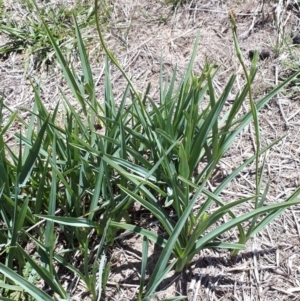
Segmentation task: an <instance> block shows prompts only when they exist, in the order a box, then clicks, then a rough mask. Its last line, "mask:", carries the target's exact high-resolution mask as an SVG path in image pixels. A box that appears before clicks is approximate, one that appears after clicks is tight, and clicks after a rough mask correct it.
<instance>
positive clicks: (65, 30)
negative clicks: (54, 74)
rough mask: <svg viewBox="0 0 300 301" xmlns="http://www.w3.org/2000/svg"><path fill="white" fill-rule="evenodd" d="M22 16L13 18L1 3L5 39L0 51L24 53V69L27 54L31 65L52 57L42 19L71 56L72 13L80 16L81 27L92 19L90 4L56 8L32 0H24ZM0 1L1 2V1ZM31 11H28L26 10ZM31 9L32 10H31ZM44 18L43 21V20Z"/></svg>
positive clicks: (2, 54) (72, 43)
mask: <svg viewBox="0 0 300 301" xmlns="http://www.w3.org/2000/svg"><path fill="white" fill-rule="evenodd" d="M22 2H24V4H25V5H23V6H22V7H23V9H24V15H26V17H25V18H23V17H22V18H21V17H20V18H18V19H16V18H14V17H12V16H11V14H10V13H9V9H8V8H6V9H5V6H3V7H4V8H2V9H3V14H2V15H3V18H2V19H1V21H0V32H1V33H4V34H5V35H7V37H8V38H9V40H8V42H7V43H5V44H4V45H1V47H0V55H1V56H2V57H7V55H8V54H9V53H11V52H19V53H23V54H24V55H25V70H27V68H28V65H29V62H30V56H32V55H33V62H34V68H39V67H40V66H41V65H45V64H49V63H50V62H51V61H52V57H53V48H52V45H51V43H50V41H49V38H48V36H47V32H46V30H45V27H44V26H42V22H43V21H44V22H45V23H47V26H48V28H49V30H51V32H52V36H53V38H54V39H55V41H56V43H57V44H58V45H60V47H61V48H62V49H63V51H64V52H65V53H66V54H67V55H68V56H70V55H71V53H72V49H73V48H74V45H75V40H74V38H73V39H72V38H71V39H70V37H71V36H73V24H72V15H73V14H76V15H77V18H78V19H79V20H80V24H79V27H80V28H81V29H83V28H85V27H87V26H90V25H92V24H93V23H94V18H93V7H92V8H91V6H90V5H87V4H86V5H82V4H78V5H76V6H75V7H74V8H73V9H68V8H67V6H64V5H60V6H57V7H55V8H53V7H52V6H51V7H50V6H45V8H40V9H38V8H37V5H36V2H35V0H23V1H22ZM0 5H1V4H0ZM29 12H30V14H29ZM32 12H33V13H32ZM42 20H43V21H42Z"/></svg>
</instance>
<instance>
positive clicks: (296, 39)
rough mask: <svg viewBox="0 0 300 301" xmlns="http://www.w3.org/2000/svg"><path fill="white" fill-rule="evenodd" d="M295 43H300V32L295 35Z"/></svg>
mask: <svg viewBox="0 0 300 301" xmlns="http://www.w3.org/2000/svg"><path fill="white" fill-rule="evenodd" d="M293 44H300V34H299V33H297V34H295V35H293Z"/></svg>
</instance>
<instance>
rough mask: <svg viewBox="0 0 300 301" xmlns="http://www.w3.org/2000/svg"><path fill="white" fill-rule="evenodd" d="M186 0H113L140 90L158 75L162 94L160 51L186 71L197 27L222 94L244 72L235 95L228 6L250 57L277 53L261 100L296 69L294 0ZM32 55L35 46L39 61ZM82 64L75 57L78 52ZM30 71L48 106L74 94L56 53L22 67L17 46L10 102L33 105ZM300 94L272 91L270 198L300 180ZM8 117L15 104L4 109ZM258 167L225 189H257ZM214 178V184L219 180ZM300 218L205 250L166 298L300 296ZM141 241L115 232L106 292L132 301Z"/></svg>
mask: <svg viewBox="0 0 300 301" xmlns="http://www.w3.org/2000/svg"><path fill="white" fill-rule="evenodd" d="M52 2H53V3H52ZM52 2H51V1H50V2H48V4H47V5H50V4H53V5H54V6H55V5H59V3H58V2H59V1H52ZM187 2H189V3H187V4H185V5H183V6H180V7H176V8H175V9H174V8H173V7H172V5H167V4H165V3H163V2H162V1H154V0H141V1H129V0H119V1H112V3H111V4H110V8H111V9H112V10H111V11H110V14H109V18H108V22H107V26H105V27H104V28H103V32H104V37H105V40H106V42H107V46H108V48H109V49H111V50H112V51H113V52H114V54H115V55H116V57H117V58H118V59H119V61H120V63H121V65H122V66H123V68H124V69H125V71H126V72H128V74H130V75H131V77H132V79H133V82H134V83H135V84H136V86H137V87H138V89H139V90H141V91H144V90H145V89H146V85H147V83H148V82H151V85H152V89H151V92H150V95H151V96H152V97H153V98H154V99H157V97H158V80H159V68H160V67H159V66H160V59H161V58H163V67H164V70H165V72H171V71H172V70H173V69H174V67H175V66H176V65H177V68H178V70H179V74H183V72H184V68H185V67H186V65H187V63H188V61H189V58H190V54H191V51H192V48H193V43H194V40H195V37H196V35H197V33H198V32H199V31H200V34H201V39H200V44H199V49H198V53H197V58H196V64H195V73H196V74H197V73H200V72H201V68H202V67H203V65H204V63H205V61H206V60H208V61H210V62H215V63H216V65H217V66H219V67H220V71H219V73H218V76H217V77H216V79H215V80H214V85H215V87H216V90H217V91H218V92H219V94H221V92H222V89H223V87H224V85H225V84H226V82H227V81H228V79H229V77H230V76H231V75H232V74H237V75H238V77H237V82H236V85H235V88H234V91H233V95H232V99H233V98H234V96H235V93H237V92H238V91H239V90H240V88H241V87H242V85H243V83H244V76H243V75H242V70H241V67H240V65H239V62H238V60H237V58H236V55H235V51H234V47H233V41H232V33H231V29H230V23H229V19H228V11H229V9H232V11H233V12H234V13H235V15H236V20H237V26H238V38H239V42H240V47H241V49H242V52H243V56H244V58H245V60H246V61H247V64H248V66H250V60H249V59H248V55H249V51H250V50H258V51H260V52H261V51H263V50H265V51H268V52H269V53H270V56H269V57H268V58H267V59H266V60H261V61H260V62H259V71H258V74H257V77H256V81H255V83H254V95H255V99H256V100H258V99H260V98H261V97H262V96H264V95H265V93H267V92H268V91H270V90H271V89H272V87H274V85H275V84H276V83H278V82H280V81H281V80H282V79H283V78H284V77H286V76H288V75H289V74H291V73H292V72H293V68H296V69H297V67H298V68H299V65H300V60H299V49H298V47H299V46H297V45H292V44H293V41H292V38H291V33H293V32H295V31H296V30H297V28H298V26H299V17H300V11H298V10H297V6H294V5H293V4H294V2H293V1H265V3H263V1H261V0H259V1H258V0H257V1H253V0H245V1H238V0H236V1H234V0H228V1H221V0H199V1H197V0H192V1H187ZM4 4H5V5H10V6H11V10H12V12H13V15H14V17H16V18H21V19H22V18H24V15H23V14H22V13H23V12H24V8H23V7H22V5H20V3H18V1H12V2H10V0H5V1H4ZM71 4H72V3H70V5H71ZM41 5H42V4H41ZM299 29H300V28H299ZM83 35H84V36H89V37H92V39H90V40H89V41H88V48H89V52H90V57H91V64H92V66H93V72H94V76H95V80H96V81H97V91H98V99H99V100H100V101H101V98H102V96H103V53H102V51H101V49H100V47H99V40H98V38H97V34H96V30H95V28H94V26H91V27H88V28H86V29H84V31H83ZM6 40H7V37H6V36H5V35H3V34H0V44H2V43H4V42H5V41H6ZM33 57H34V55H32V57H31V59H32V60H33ZM74 64H75V65H76V59H75V60H74ZM297 64H298V66H297ZM29 79H31V80H32V79H36V80H39V81H40V82H41V87H42V96H43V98H44V101H45V104H46V106H48V108H49V110H51V109H53V108H54V106H55V104H56V102H57V101H58V100H59V99H60V92H59V88H61V89H62V90H63V91H65V93H66V94H67V95H68V90H67V87H66V85H65V83H64V80H63V79H62V74H61V72H60V69H59V68H58V66H57V64H56V63H55V61H54V63H53V65H51V66H50V68H49V70H46V68H40V69H34V67H33V64H32V63H31V65H29V68H28V70H26V71H24V55H23V54H16V53H11V54H10V55H9V56H8V57H7V58H5V59H1V60H0V82H1V90H2V91H3V92H4V100H5V103H6V104H7V105H9V106H10V107H11V108H12V109H13V110H16V109H18V110H21V109H20V108H21V107H22V106H23V107H31V105H32V100H33V93H32V89H31V86H30V81H29ZM112 81H113V86H114V89H115V92H116V95H117V97H118V96H120V95H121V94H122V91H123V88H124V82H123V81H122V79H121V78H120V74H119V73H118V72H116V70H115V68H113V69H112ZM299 101H300V98H299V89H298V84H297V83H294V84H293V85H290V86H289V87H287V89H285V90H284V91H283V92H282V93H280V94H278V95H277V97H275V98H274V99H273V100H271V102H270V103H269V104H268V105H267V106H266V107H265V108H264V109H263V110H262V111H261V112H260V114H259V117H260V125H261V137H262V143H263V145H267V144H268V143H270V142H272V141H274V140H275V139H276V138H279V137H281V136H283V135H286V136H285V138H284V139H283V140H282V141H281V142H280V143H279V144H278V145H277V146H275V147H273V148H272V150H270V151H269V152H268V155H267V168H266V170H267V172H266V177H269V178H270V180H271V190H270V193H269V195H268V203H275V202H279V201H283V200H285V199H286V198H287V197H288V196H289V195H290V194H291V193H292V192H293V191H294V190H295V189H296V188H297V187H298V186H299V182H300V169H299V164H300V159H299V153H300V133H299V113H300V104H299ZM74 105H76V104H75V103H74ZM247 108H248V104H245V106H244V110H246V109H247ZM8 116H9V113H8V112H7V113H6V115H5V117H8ZM253 133H254V129H253V128H252V126H249V127H248V128H247V129H246V130H245V131H244V132H243V134H242V135H241V136H240V137H239V140H238V141H237V142H236V144H235V146H234V148H233V149H231V150H230V152H229V153H228V154H227V155H226V158H224V162H223V163H224V166H222V167H221V169H224V170H225V171H226V170H227V172H228V170H231V169H233V168H234V167H236V166H238V165H239V164H241V162H243V161H244V160H245V159H246V158H248V157H249V156H250V155H252V154H253V135H254V134H253ZM7 139H9V137H7ZM253 170H254V166H250V167H249V169H248V170H247V171H245V172H244V173H243V174H242V175H241V176H240V177H239V178H237V179H235V181H234V183H232V186H231V187H228V188H227V190H226V191H227V195H225V194H223V195H222V197H223V198H224V199H227V200H234V199H236V197H241V196H247V195H250V194H252V193H253V191H254V178H253V175H252V173H251V171H253ZM211 186H212V187H211V189H213V187H214V183H211ZM241 210H242V209H241ZM144 218H145V220H146V222H148V223H149V226H148V227H149V228H150V229H154V230H155V228H156V227H157V225H156V224H155V221H153V223H151V222H152V221H151V220H150V221H149V220H147V217H144ZM299 220H300V207H299V206H298V207H294V208H292V209H291V210H287V211H286V212H285V213H284V214H282V215H281V216H280V217H279V218H277V219H276V221H275V222H273V223H272V224H271V225H269V226H268V227H267V228H266V229H265V230H264V231H263V232H262V233H260V234H258V235H256V237H254V238H253V239H251V240H250V241H249V242H248V244H247V248H246V250H244V251H243V252H241V253H240V254H239V256H238V257H237V258H236V259H234V260H233V259H230V257H229V253H228V252H227V251H226V252H223V251H222V252H219V251H211V250H208V251H203V252H201V253H200V254H199V256H198V257H197V258H195V260H194V262H193V264H192V265H191V266H190V267H189V268H188V269H187V270H186V271H184V272H183V273H182V274H180V275H169V276H168V278H167V279H166V281H165V283H163V284H162V285H161V286H160V290H162V291H163V293H162V294H161V295H159V299H163V298H166V297H171V296H175V295H176V294H177V295H181V294H182V295H188V300H216V301H217V300H245V301H246V300H262V301H263V300H300V268H299V266H300V231H299V224H298V222H299ZM232 235H233V236H234V235H235V234H234V233H232ZM141 242H142V240H141V239H140V237H137V236H125V237H121V238H119V239H117V240H116V247H115V248H114V249H113V250H112V258H113V259H112V263H113V268H112V273H111V276H110V279H109V283H108V290H107V293H106V297H105V299H106V300H124V301H125V300H133V299H134V298H135V297H136V292H137V289H138V283H139V282H138V279H139V278H138V273H139V270H140V266H139V262H140V260H139V258H140V257H141ZM159 252H160V250H159V249H157V248H156V247H154V246H152V251H151V254H150V264H151V262H152V263H155V261H156V260H157V258H158V256H159ZM150 271H151V267H150V266H149V272H150ZM115 283H118V286H116V285H115ZM83 291H84V288H83V287H81V286H80V285H79V286H77V291H76V290H74V300H82V297H81V296H82V295H81V293H82V292H83Z"/></svg>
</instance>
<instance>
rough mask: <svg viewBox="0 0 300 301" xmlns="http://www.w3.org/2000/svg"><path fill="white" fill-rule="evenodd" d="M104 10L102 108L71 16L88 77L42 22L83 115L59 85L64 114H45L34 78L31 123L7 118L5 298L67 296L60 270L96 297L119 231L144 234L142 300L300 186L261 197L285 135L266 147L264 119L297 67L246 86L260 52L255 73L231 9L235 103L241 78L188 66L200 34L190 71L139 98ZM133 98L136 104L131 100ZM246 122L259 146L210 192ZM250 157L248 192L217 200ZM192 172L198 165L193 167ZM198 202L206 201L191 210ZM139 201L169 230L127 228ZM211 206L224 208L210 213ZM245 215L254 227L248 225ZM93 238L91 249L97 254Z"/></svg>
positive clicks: (0, 187)
mask: <svg viewBox="0 0 300 301" xmlns="http://www.w3.org/2000/svg"><path fill="white" fill-rule="evenodd" d="M95 7H98V1H97V0H96V1H95ZM98 18H99V16H98V14H96V21H97V22H96V23H97V29H98V33H99V37H100V41H101V44H102V46H103V49H104V51H105V52H106V54H107V58H106V64H105V86H104V89H105V99H104V104H103V105H100V104H99V102H98V101H97V99H96V95H95V82H94V79H93V76H92V71H91V67H90V64H89V58H88V54H87V51H86V49H85V46H84V42H83V39H82V37H81V33H80V25H79V24H78V23H77V21H76V19H75V18H74V19H73V23H74V26H75V37H76V41H77V47H78V51H79V57H80V61H81V67H82V68H81V69H82V70H81V73H82V74H83V76H82V77H81V80H79V76H78V74H76V73H75V71H74V68H72V66H70V65H69V64H68V63H67V59H66V57H65V55H64V53H63V52H62V51H61V49H60V47H59V43H60V42H59V40H57V38H56V37H55V30H54V29H53V28H51V26H49V24H48V23H47V20H44V19H42V23H41V24H42V26H41V27H42V28H43V29H42V30H43V31H44V33H45V35H46V36H47V39H48V43H50V44H51V47H52V48H51V49H53V50H54V51H55V54H56V57H57V59H58V62H59V63H60V65H61V68H62V70H63V73H64V76H65V79H66V81H67V83H68V85H69V88H70V90H71V92H72V93H73V96H74V98H75V99H76V100H77V101H78V105H79V106H80V107H81V109H82V112H83V114H82V115H80V114H79V113H78V112H77V111H76V110H75V109H74V107H73V106H72V105H71V104H70V102H69V100H68V98H67V97H66V96H65V95H64V94H63V93H62V97H63V100H64V101H63V105H64V108H65V113H64V115H63V116H59V114H58V112H59V106H60V104H57V106H56V107H55V109H54V111H53V112H51V113H50V112H48V111H47V109H46V108H45V106H44V104H43V102H42V100H41V97H40V92H39V91H40V87H39V85H36V84H33V85H32V87H33V91H34V95H35V103H34V106H33V108H32V110H31V111H29V112H30V119H29V120H24V119H22V118H21V117H20V116H19V115H18V114H17V113H16V112H11V117H10V119H9V120H5V121H4V120H2V119H1V120H0V121H1V122H0V124H1V125H2V126H1V128H0V129H1V132H0V214H1V218H2V220H3V223H4V225H5V226H4V227H3V229H2V230H1V231H0V241H1V247H2V257H0V260H1V263H0V287H1V288H2V295H3V296H4V297H7V298H12V294H11V292H12V291H18V292H25V293H27V294H29V295H30V296H31V297H32V298H35V299H37V300H50V299H51V300H53V298H54V299H57V300H67V299H70V296H69V295H68V293H67V291H66V290H65V289H64V287H63V286H62V284H61V282H60V279H59V275H58V274H57V272H56V269H55V268H54V267H55V266H63V267H64V268H66V269H68V270H69V271H70V272H71V273H73V274H74V275H76V276H78V277H79V278H80V279H81V280H82V281H83V282H84V283H85V285H86V290H87V291H88V292H89V293H90V295H91V298H92V300H97V299H100V297H101V294H102V293H103V292H104V291H105V288H106V283H107V281H108V277H109V272H110V263H109V257H108V248H109V247H111V246H113V244H114V239H115V236H116V232H117V231H118V230H120V229H124V230H129V231H131V232H134V233H137V234H139V235H142V236H143V253H142V262H141V278H140V288H139V290H138V292H137V294H138V295H137V299H138V300H144V301H146V300H150V298H152V297H153V296H154V295H155V294H156V290H157V287H158V285H159V284H160V283H161V281H162V280H163V279H164V278H165V277H166V275H167V274H168V273H169V271H170V270H171V269H173V268H174V269H175V271H176V272H180V271H182V270H183V269H184V268H185V267H186V266H187V265H188V264H190V263H191V261H192V260H193V258H194V255H195V254H196V253H198V252H199V251H200V250H203V249H205V248H225V249H230V250H231V251H232V255H233V256H234V255H236V254H237V253H238V252H239V250H241V249H243V248H244V246H245V244H246V242H247V240H248V239H249V237H251V236H253V235H255V234H256V233H257V232H259V231H260V230H261V229H262V228H263V227H265V226H266V225H268V224H269V223H270V222H271V221H273V220H274V219H275V218H276V217H277V216H278V215H279V214H280V213H282V212H283V210H284V209H285V208H287V207H290V206H292V205H295V204H298V203H299V202H300V201H299V198H298V195H299V193H300V189H298V190H296V191H295V192H294V193H293V195H291V196H290V197H289V198H288V199H287V200H286V201H285V202H282V203H278V204H272V205H265V204H264V203H265V200H266V196H267V193H268V189H269V183H268V181H266V180H264V181H263V175H264V173H263V172H264V163H265V162H263V164H262V165H261V164H260V163H259V162H260V157H261V156H263V155H264V154H265V152H266V151H267V150H269V149H270V148H271V147H272V146H273V145H274V144H275V143H276V142H278V141H274V142H273V143H272V144H271V145H269V146H266V147H265V148H261V146H260V133H259V120H258V115H257V112H258V111H259V110H260V109H261V108H262V107H263V106H264V105H265V104H266V103H267V102H268V101H269V100H270V99H272V97H274V95H276V94H277V93H278V92H279V91H280V90H281V89H283V88H284V87H285V86H286V85H287V84H289V82H290V81H291V80H293V79H294V78H295V77H297V76H298V75H299V72H298V73H296V74H294V75H293V76H291V77H290V78H288V79H287V80H286V81H284V82H283V83H282V84H281V85H280V86H278V87H276V88H275V89H274V90H273V91H271V92H270V93H269V94H268V95H266V96H265V97H263V98H262V99H260V100H258V101H257V102H254V100H253V98H252V95H251V85H252V83H253V80H254V78H255V74H256V70H257V68H256V63H257V54H255V55H254V59H253V61H252V66H251V68H250V71H248V70H247V69H246V68H245V64H244V62H243V59H242V56H241V52H240V50H239V45H238V41H237V37H236V25H235V21H234V19H233V17H231V22H232V29H233V38H234V42H235V48H236V53H237V57H238V59H239V60H240V63H241V65H242V67H243V70H244V74H245V78H246V80H247V82H246V84H245V85H244V87H243V89H242V90H241V92H240V93H238V94H237V95H236V97H235V99H234V102H233V104H232V105H231V107H230V108H229V109H227V110H225V108H224V104H225V102H226V100H227V99H228V95H229V94H230V93H233V89H232V88H233V87H234V84H235V76H234V75H233V76H232V77H231V78H229V79H228V82H227V84H226V85H225V86H224V90H223V93H221V95H220V96H219V97H217V93H215V90H214V86H213V80H214V78H215V76H216V75H217V71H218V70H216V69H215V68H214V66H213V65H210V64H208V63H207V64H206V65H205V66H204V68H203V72H202V74H201V75H199V76H195V75H194V74H193V71H192V70H193V63H194V60H195V56H196V51H197V45H198V42H199V36H198V37H197V39H196V42H195V47H194V51H193V54H192V57H191V61H190V64H189V66H188V67H187V70H186V72H185V74H184V76H183V77H182V78H181V79H180V80H179V78H178V75H177V72H176V70H174V72H173V74H172V76H171V78H170V79H167V80H163V79H162V76H161V77H160V82H159V85H160V99H159V102H158V103H156V102H154V101H153V99H151V98H150V97H149V90H150V87H147V89H146V91H145V93H144V94H141V93H139V92H137V90H136V88H135V87H134V85H133V83H132V82H131V81H130V79H129V77H128V75H127V74H126V73H125V72H124V71H123V70H122V68H121V66H120V64H119V63H118V61H117V60H116V58H115V57H114V55H113V54H112V53H111V52H110V51H109V50H108V49H107V47H106V45H105V43H104V40H103V37H102V33H101V30H100V25H99V19H98ZM110 62H112V63H113V64H115V66H117V68H119V70H120V71H121V73H122V74H123V76H124V78H125V79H126V81H127V87H126V88H125V89H124V92H123V95H122V97H121V102H120V104H119V105H117V104H116V100H115V98H114V93H113V89H112V84H111V80H110ZM161 74H162V70H161ZM128 98H130V100H131V103H130V105H129V106H127V107H126V108H125V102H126V100H127V99H128ZM248 99H249V101H250V107H251V110H250V111H249V112H246V113H243V112H242V110H241V107H242V104H243V103H244V102H246V101H247V100H248ZM3 108H6V109H8V110H9V108H8V107H6V106H5V105H4V103H3V100H2V102H1V107H0V109H1V110H2V109H3ZM0 113H1V111H0ZM0 117H1V118H2V115H1V114H0ZM62 120H63V121H62ZM16 121H18V122H19V123H21V124H22V129H21V131H20V132H19V133H16V134H15V139H16V143H17V146H18V148H17V152H16V151H15V149H14V148H13V147H12V146H11V145H9V144H7V143H6V142H5V141H4V138H3V137H4V136H5V133H6V132H7V131H8V130H9V129H10V127H11V125H12V124H13V123H14V122H16ZM250 122H253V124H254V127H255V134H256V152H255V153H254V154H253V156H252V157H251V158H249V159H248V160H247V161H245V162H244V163H243V164H242V165H240V166H239V167H237V168H236V169H235V170H234V171H232V173H231V174H229V175H228V176H227V177H226V178H225V179H223V181H222V182H221V183H220V184H219V186H218V187H217V188H216V189H215V191H214V192H211V191H209V190H208V189H207V184H208V181H209V180H210V179H211V177H212V175H213V173H214V171H215V170H216V168H217V165H218V163H219V162H220V160H221V159H222V158H223V157H224V155H225V154H226V152H227V151H228V150H229V149H230V147H231V146H232V145H233V144H234V143H235V139H236V138H237V137H238V136H239V134H240V133H241V131H242V130H243V129H245V127H246V126H247V125H248V124H249V123H250ZM99 129H101V131H99ZM279 140H280V139H279ZM17 154H18V155H17ZM253 162H255V166H256V181H255V184H256V190H255V192H254V193H253V195H250V196H249V197H248V198H243V199H236V200H232V201H230V202H225V201H224V200H222V198H221V197H220V195H221V193H222V191H223V190H224V189H225V188H226V187H227V186H228V185H229V184H230V182H231V181H232V180H233V179H234V178H235V177H236V176H237V175H238V174H239V173H240V172H241V171H242V170H243V169H244V168H246V167H247V166H248V165H249V164H251V163H253ZM197 169H200V170H199V172H198V174H196V173H195V171H196V170H197ZM261 191H263V192H262V193H261ZM200 198H201V200H202V201H201V206H200V208H199V209H197V210H196V209H195V205H196V203H197V202H199V199H200ZM249 201H251V202H253V204H254V209H253V210H252V211H249V212H246V213H243V214H239V208H240V207H239V206H243V205H244V204H245V203H247V202H249ZM134 202H137V203H139V204H140V205H141V206H142V207H143V208H144V209H145V210H146V211H147V212H149V213H151V214H152V215H153V216H155V217H156V218H157V220H158V221H159V223H160V226H161V228H162V229H164V231H165V236H164V237H162V236H160V235H158V234H157V233H155V232H152V231H149V230H148V229H144V228H142V227H141V226H140V225H133V224H131V220H130V214H129V209H132V205H133V204H134ZM212 207H214V208H217V209H216V210H214V212H213V213H211V212H210V209H211V208H212ZM170 212H172V213H173V214H172V215H171V214H170ZM225 215H226V217H227V219H226V220H227V222H225V223H224V222H223V218H224V217H225ZM245 221H248V222H249V223H248V224H249V225H250V226H248V227H247V226H245V223H244V222H245ZM233 228H236V231H237V232H238V234H239V241H236V242H233V241H226V242H224V241H221V240H220V236H221V235H222V234H223V233H226V232H227V231H231V230H232V229H233ZM61 237H63V240H64V241H65V245H64V249H63V251H58V249H57V242H60V239H61ZM28 241H30V242H31V243H32V244H33V245H34V255H29V254H27V252H26V251H25V246H26V244H27V242H28ZM95 241H97V244H98V245H97V248H96V249H97V251H96V252H94V251H92V250H91V245H92V243H93V242H95ZM149 241H151V242H154V243H156V244H158V245H160V246H161V247H162V252H161V254H160V257H159V259H158V261H157V264H156V266H155V268H154V270H153V271H152V273H151V276H150V277H149V279H147V274H146V271H147V263H148V262H147V259H148V244H149ZM76 252H77V253H78V254H80V255H79V256H81V261H82V264H81V265H80V266H79V267H74V266H73V265H72V262H70V259H71V258H72V256H73V255H74V254H75V253H76ZM30 267H31V269H30ZM30 271H31V272H30ZM32 271H35V272H34V273H36V274H35V275H36V276H35V277H37V278H39V279H41V280H43V281H44V282H45V284H46V285H47V286H48V287H49V288H50V289H51V294H52V295H51V296H50V295H48V294H46V293H45V292H44V291H43V290H40V289H38V288H36V287H35V285H34V280H33V278H32V276H31V275H32ZM52 296H53V298H52ZM183 298H184V297H174V298H173V300H180V299H183Z"/></svg>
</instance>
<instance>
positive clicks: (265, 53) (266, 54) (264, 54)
mask: <svg viewBox="0 0 300 301" xmlns="http://www.w3.org/2000/svg"><path fill="white" fill-rule="evenodd" d="M254 52H255V51H254V50H250V51H249V54H248V56H249V59H250V60H252V59H253V57H254ZM270 56H271V54H270V51H268V50H263V51H262V52H261V53H260V54H259V59H260V60H265V59H267V58H269V57H270Z"/></svg>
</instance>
